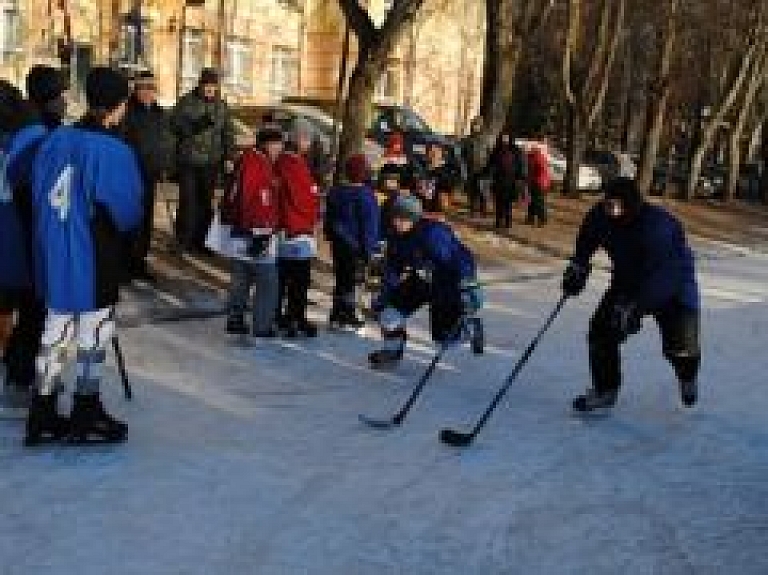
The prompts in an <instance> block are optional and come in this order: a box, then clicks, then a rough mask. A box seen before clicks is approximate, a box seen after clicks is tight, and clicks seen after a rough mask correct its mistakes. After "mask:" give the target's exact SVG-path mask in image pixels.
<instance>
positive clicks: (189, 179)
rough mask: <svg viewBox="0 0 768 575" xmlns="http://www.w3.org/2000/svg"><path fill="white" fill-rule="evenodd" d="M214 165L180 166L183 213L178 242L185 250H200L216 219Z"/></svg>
mask: <svg viewBox="0 0 768 575" xmlns="http://www.w3.org/2000/svg"><path fill="white" fill-rule="evenodd" d="M216 173H217V170H216V168H215V167H214V166H184V165H182V166H179V210H178V213H177V215H176V240H177V241H178V243H179V246H180V247H182V248H183V249H191V250H199V249H202V248H203V247H204V246H205V236H206V235H207V233H208V228H209V227H210V225H211V219H212V217H213V191H214V187H215V186H216Z"/></svg>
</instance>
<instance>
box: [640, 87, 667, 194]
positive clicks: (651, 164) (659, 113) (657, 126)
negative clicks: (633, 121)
mask: <svg viewBox="0 0 768 575" xmlns="http://www.w3.org/2000/svg"><path fill="white" fill-rule="evenodd" d="M668 100H669V87H668V86H665V87H663V88H662V94H661V95H660V96H658V97H655V98H654V97H651V101H650V102H648V114H647V116H646V125H645V135H644V137H643V151H642V156H641V158H640V166H639V168H638V172H637V185H638V187H639V188H640V191H641V192H642V193H643V194H648V193H649V192H650V191H651V184H653V170H654V168H655V167H656V161H657V158H658V155H659V144H660V143H661V135H662V133H663V132H664V118H665V116H666V111H667V101H668Z"/></svg>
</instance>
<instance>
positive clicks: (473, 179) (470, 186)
mask: <svg viewBox="0 0 768 575" xmlns="http://www.w3.org/2000/svg"><path fill="white" fill-rule="evenodd" d="M481 182H482V179H481V178H480V176H477V175H473V176H470V178H469V180H468V181H467V199H468V200H469V213H470V214H472V215H478V214H482V213H484V212H485V197H484V196H483V188H482V186H481Z"/></svg>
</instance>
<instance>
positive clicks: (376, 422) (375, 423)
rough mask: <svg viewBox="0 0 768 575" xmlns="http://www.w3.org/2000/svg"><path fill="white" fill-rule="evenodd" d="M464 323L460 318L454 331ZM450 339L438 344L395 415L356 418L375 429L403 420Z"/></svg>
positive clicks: (386, 427) (433, 370) (449, 343)
mask: <svg viewBox="0 0 768 575" xmlns="http://www.w3.org/2000/svg"><path fill="white" fill-rule="evenodd" d="M463 325H464V320H463V319H462V320H461V321H460V322H459V327H458V330H454V333H459V334H460V333H461V330H462V328H463ZM451 343H452V342H451V340H449V342H448V343H443V344H442V345H441V346H440V349H439V350H438V351H437V353H436V354H435V357H433V358H432V361H431V362H430V364H429V367H428V368H427V370H426V371H425V372H424V375H422V376H421V379H419V382H418V383H417V384H416V387H414V388H413V392H411V395H410V397H409V398H408V400H407V401H406V402H405V404H404V405H403V407H401V408H400V411H398V412H397V413H396V414H395V415H393V416H392V417H391V418H390V419H372V418H370V417H367V416H365V415H362V414H361V415H358V418H359V419H360V421H361V422H362V423H364V424H365V425H367V426H369V427H373V428H375V429H390V428H392V427H397V426H399V425H400V424H402V423H403V421H405V418H406V416H407V415H408V413H409V412H410V411H411V408H413V405H414V404H415V403H416V400H417V399H418V398H419V396H420V395H421V392H422V391H424V388H425V387H426V385H427V382H429V379H430V378H431V377H432V374H433V373H434V372H435V369H436V368H437V364H438V363H440V360H441V359H442V358H443V354H445V351H446V350H447V349H448V348H449V347H450V346H451Z"/></svg>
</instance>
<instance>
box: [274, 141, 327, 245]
mask: <svg viewBox="0 0 768 575" xmlns="http://www.w3.org/2000/svg"><path fill="white" fill-rule="evenodd" d="M275 172H276V173H277V178H278V180H279V182H280V192H279V206H280V227H281V228H282V229H283V230H285V233H286V235H287V236H288V237H289V238H291V237H295V236H298V235H303V234H310V235H311V234H314V232H315V226H316V225H317V217H318V197H317V185H316V184H315V182H314V181H313V180H312V174H311V173H310V171H309V165H308V164H307V161H306V159H304V157H303V156H301V155H299V154H294V153H290V152H285V153H283V154H280V157H279V158H278V159H277V162H275Z"/></svg>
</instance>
